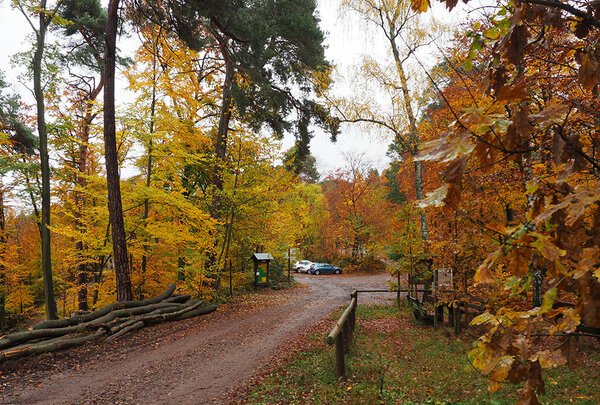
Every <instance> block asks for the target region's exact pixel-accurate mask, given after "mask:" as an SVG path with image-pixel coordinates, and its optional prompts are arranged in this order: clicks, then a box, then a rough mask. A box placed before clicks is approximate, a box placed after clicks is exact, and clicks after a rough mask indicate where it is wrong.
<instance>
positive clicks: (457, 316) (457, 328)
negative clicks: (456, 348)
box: [452, 304, 460, 335]
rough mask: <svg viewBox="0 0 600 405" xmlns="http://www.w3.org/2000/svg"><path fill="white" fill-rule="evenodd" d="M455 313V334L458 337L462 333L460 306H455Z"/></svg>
mask: <svg viewBox="0 0 600 405" xmlns="http://www.w3.org/2000/svg"><path fill="white" fill-rule="evenodd" d="M452 309H453V312H454V334H455V335H458V334H459V333H460V307H459V304H455V305H454V306H453V307H452Z"/></svg>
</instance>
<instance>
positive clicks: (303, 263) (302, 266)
mask: <svg viewBox="0 0 600 405" xmlns="http://www.w3.org/2000/svg"><path fill="white" fill-rule="evenodd" d="M312 264H313V262H311V261H310V260H300V261H299V262H296V263H295V264H294V271H295V272H296V273H308V269H309V268H310V266H311V265H312Z"/></svg>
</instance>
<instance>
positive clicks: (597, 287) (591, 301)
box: [412, 0, 600, 404]
mask: <svg viewBox="0 0 600 405" xmlns="http://www.w3.org/2000/svg"><path fill="white" fill-rule="evenodd" d="M412 4H413V9H415V10H417V11H424V10H426V9H427V8H428V3H427V2H421V1H415V2H413V3H412ZM455 4H456V2H453V1H449V2H447V5H448V7H449V8H453V7H454V6H455ZM597 12H598V9H597V7H596V6H595V5H593V4H592V3H585V4H581V5H580V4H570V3H569V4H567V3H561V2H541V1H535V0H531V1H527V0H526V1H519V2H516V3H511V4H500V5H499V6H498V8H497V9H496V12H495V14H493V15H492V16H491V18H490V19H489V21H487V22H486V24H481V25H479V26H477V27H475V28H474V29H473V31H472V32H471V33H470V37H471V38H472V40H473V42H472V46H471V49H470V52H469V57H468V59H467V62H468V63H467V64H468V65H470V64H473V65H475V63H471V62H476V58H477V55H478V54H480V53H481V52H488V55H490V57H488V58H487V60H485V61H482V67H485V73H484V80H482V81H481V82H482V83H483V84H484V91H485V94H486V96H487V97H486V98H485V99H481V100H480V103H479V105H478V106H476V107H475V108H468V109H465V110H463V111H453V113H454V115H455V122H454V124H452V125H451V126H450V127H449V128H448V129H449V130H448V132H447V133H446V134H444V137H443V138H441V139H440V140H438V141H433V142H431V143H429V144H428V145H426V147H425V148H424V150H423V157H424V158H426V159H436V160H438V161H442V162H444V161H445V162H446V168H445V171H444V173H445V184H444V185H443V186H442V187H441V188H440V189H439V190H438V191H437V192H436V193H434V194H432V195H431V197H433V198H432V200H431V201H430V202H432V203H433V202H434V201H433V200H437V201H441V200H443V201H444V202H445V204H446V206H448V207H450V208H452V209H457V208H460V205H462V204H463V202H462V201H461V196H463V194H464V193H463V190H464V187H463V184H464V182H465V179H467V178H468V171H467V170H466V169H467V168H468V167H469V166H471V167H474V166H475V167H481V168H483V167H490V166H493V165H498V164H502V162H515V163H516V164H517V165H518V166H519V167H520V168H521V173H522V179H523V180H524V181H523V183H525V187H524V189H525V190H524V191H525V194H526V195H527V198H526V199H524V201H522V205H523V212H524V214H523V215H522V216H516V217H515V216H513V215H512V213H511V212H509V211H508V210H507V212H506V213H507V215H506V217H507V218H506V220H505V219H502V221H501V223H495V224H494V223H489V222H488V223H487V224H486V226H488V227H491V228H493V229H494V230H495V232H497V233H498V234H500V236H501V241H500V243H498V244H497V245H493V246H492V248H491V249H489V250H488V252H486V253H487V254H486V257H485V259H484V260H483V262H482V263H481V265H480V266H479V268H478V269H477V272H476V274H475V276H474V280H475V282H477V283H479V284H480V285H482V286H489V285H492V286H493V285H499V286H500V288H502V287H505V288H507V289H508V290H509V291H510V292H511V297H523V296H527V291H528V290H529V289H530V288H531V286H532V284H533V285H534V287H536V288H534V290H536V289H538V290H539V294H540V299H539V300H534V302H533V303H534V308H533V309H529V308H515V307H507V306H506V305H505V306H503V307H502V308H499V309H498V310H497V311H490V312H486V313H485V314H483V315H481V316H480V317H478V318H476V319H475V320H474V321H473V323H475V324H485V325H487V326H488V331H487V333H486V334H485V336H483V337H482V338H481V339H480V340H479V341H478V343H477V346H476V348H475V349H474V350H473V351H472V352H471V354H470V357H471V360H472V361H473V364H474V365H475V367H477V368H479V369H480V370H482V372H483V373H484V374H485V375H487V376H488V377H489V378H490V388H491V389H492V390H495V389H497V388H499V386H500V384H501V382H503V381H510V382H513V383H518V382H524V384H523V387H522V388H521V389H519V394H520V403H523V404H525V403H527V404H537V403H539V401H538V398H537V395H538V394H543V393H544V382H543V379H542V369H548V368H553V367H557V366H559V365H564V364H568V365H573V364H574V361H575V357H576V355H577V349H576V346H577V344H576V336H577V335H580V334H582V333H583V334H585V331H586V330H589V329H588V328H598V327H600V317H599V314H600V312H599V311H598V308H599V307H600V306H599V304H598V297H600V281H599V279H598V269H597V263H598V257H600V253H599V252H600V247H599V246H598V244H599V240H600V239H599V237H598V229H600V226H599V225H598V224H600V222H599V218H600V214H599V212H598V203H597V201H598V198H600V197H598V194H599V193H598V192H599V186H598V184H599V183H598V167H599V165H598V159H597V154H596V153H595V145H597V144H598V139H597V133H596V132H597V131H596V130H595V128H596V124H595V123H596V122H597V121H596V120H597V118H596V117H595V116H596V114H595V111H597V109H596V107H595V106H596V104H597V100H596V96H595V89H596V86H597V85H598V72H599V71H598V64H597V63H596V60H597V55H596V51H595V46H594V44H596V43H597V40H598V27H600V23H599V21H598V19H597V18H596V17H595V16H596V15H597V14H596V13H597ZM438 90H439V92H440V95H442V96H443V97H444V98H445V99H447V97H446V96H445V95H444V90H443V88H438ZM434 195H437V196H438V197H434ZM500 195H501V196H502V195H503V190H500ZM509 214H510V218H509ZM484 221H485V219H482V220H481V223H482V224H484ZM536 279H537V280H538V281H537V282H534V280H536ZM569 303H570V304H569ZM541 337H549V338H556V339H557V340H558V342H559V345H558V346H555V347H548V346H543V347H548V348H547V349H544V348H541V347H540V346H539V345H535V344H534V342H536V341H538V340H540V338H541Z"/></svg>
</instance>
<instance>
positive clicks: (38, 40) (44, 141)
mask: <svg viewBox="0 0 600 405" xmlns="http://www.w3.org/2000/svg"><path fill="white" fill-rule="evenodd" d="M14 5H15V7H17V8H18V9H19V10H20V11H21V13H22V14H23V16H25V18H26V19H27V21H28V22H29V25H30V26H31V28H32V29H33V31H34V33H35V52H34V55H33V60H32V66H33V93H34V96H35V102H36V107H37V108H36V112H37V129H38V137H39V151H40V163H41V171H42V190H41V194H42V213H41V221H40V233H41V237H42V274H43V278H44V302H45V307H46V317H47V318H48V319H56V317H57V313H56V302H55V301H54V285H53V280H52V257H51V244H50V228H49V226H50V160H49V155H48V130H47V127H46V106H45V100H44V88H43V83H42V62H43V58H44V49H45V47H46V34H47V32H48V27H49V26H50V23H51V22H52V19H53V18H54V17H55V16H56V13H57V11H58V9H59V8H60V6H61V1H60V0H59V1H58V2H57V3H56V5H55V6H54V8H53V9H47V8H46V6H47V1H46V0H41V1H40V2H39V3H35V4H34V3H28V2H25V1H16V2H14ZM30 14H33V15H36V14H37V17H38V25H37V27H36V25H35V24H34V23H33V20H32V19H30V16H29V15H30Z"/></svg>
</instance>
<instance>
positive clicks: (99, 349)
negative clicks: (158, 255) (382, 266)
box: [0, 274, 392, 404]
mask: <svg viewBox="0 0 600 405" xmlns="http://www.w3.org/2000/svg"><path fill="white" fill-rule="evenodd" d="M295 277H296V280H297V281H299V282H300V283H302V284H304V285H305V286H306V287H300V288H296V289H293V290H286V291H263V292H261V293H258V294H252V295H249V296H246V297H244V298H243V299H238V300H236V301H235V302H234V303H232V304H227V305H223V306H221V307H220V308H219V309H218V310H217V311H216V312H214V313H212V314H209V315H205V316H201V317H198V318H194V319H189V320H186V321H181V322H175V323H170V324H160V325H156V326H154V327H150V328H147V329H145V330H143V331H141V332H139V333H136V334H134V335H131V336H128V337H125V338H123V339H121V340H119V341H117V342H115V343H107V342H100V343H94V344H88V345H86V346H84V347H81V348H76V349H72V350H67V351H65V352H61V353H56V354H49V355H43V356H38V357H37V358H35V357H33V358H28V359H25V360H14V361H12V362H6V363H4V364H0V403H8V404H82V403H86V404H89V403H99V404H204V403H222V402H227V400H226V398H227V396H228V394H227V393H228V392H230V391H231V390H233V389H235V388H236V387H238V386H239V385H241V384H244V383H245V382H247V381H248V380H249V379H250V378H251V377H252V376H253V375H255V374H256V373H257V372H258V371H259V370H260V369H261V368H263V367H265V366H267V365H268V362H269V359H270V358H271V356H273V355H276V354H277V353H278V352H279V351H280V350H281V348H282V347H283V346H284V345H285V344H286V343H290V342H293V341H294V339H297V338H298V337H299V336H300V335H302V333H303V332H304V331H305V330H306V329H307V328H309V327H311V326H313V325H315V324H316V323H317V322H318V321H319V320H321V319H322V318H323V317H325V316H327V315H328V314H329V313H331V312H332V311H333V310H334V309H336V308H337V307H339V306H341V305H344V304H346V303H348V302H349V300H350V293H351V292H352V290H354V289H355V288H361V289H371V288H386V284H385V282H386V281H388V280H389V279H390V278H389V276H388V275H386V274H380V275H372V276H348V275H339V276H334V275H327V276H324V275H321V276H309V275H303V274H301V275H295ZM389 298H392V294H379V295H373V294H361V295H360V297H359V300H360V302H361V303H364V302H373V301H381V300H385V299H389ZM300 343H301V342H299V344H300Z"/></svg>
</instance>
